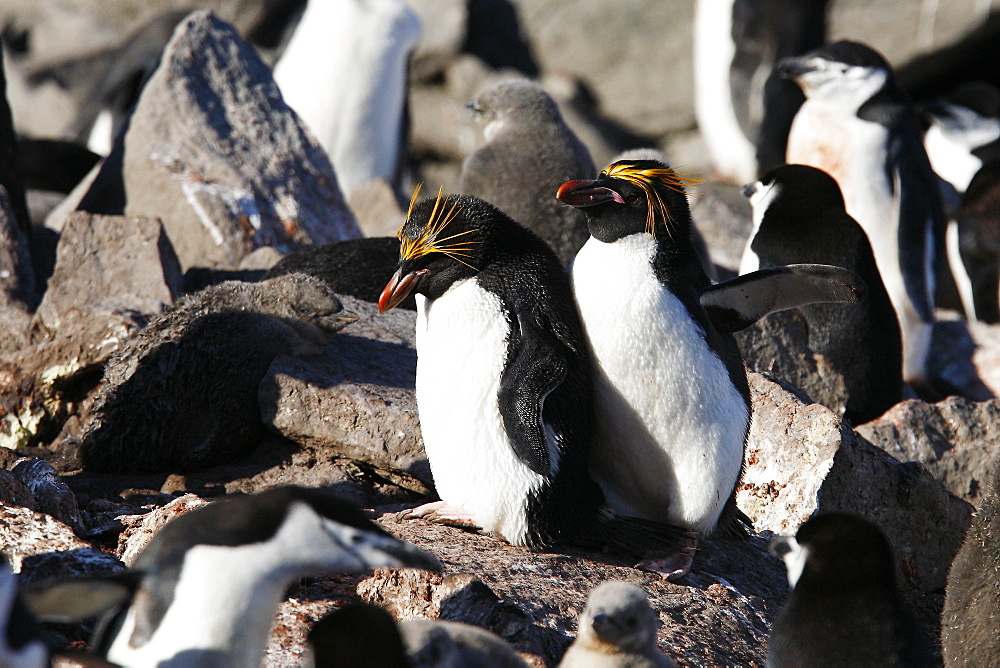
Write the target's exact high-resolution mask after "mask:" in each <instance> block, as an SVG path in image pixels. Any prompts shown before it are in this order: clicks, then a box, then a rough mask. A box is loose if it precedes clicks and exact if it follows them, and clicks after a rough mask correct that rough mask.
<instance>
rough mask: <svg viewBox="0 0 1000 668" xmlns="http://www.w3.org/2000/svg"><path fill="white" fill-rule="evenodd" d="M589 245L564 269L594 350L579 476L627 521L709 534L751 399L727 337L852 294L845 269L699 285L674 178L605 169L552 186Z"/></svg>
mask: <svg viewBox="0 0 1000 668" xmlns="http://www.w3.org/2000/svg"><path fill="white" fill-rule="evenodd" d="M558 198H559V199H560V200H561V201H562V202H563V203H565V204H569V205H571V206H575V207H580V208H583V209H584V211H586V213H587V215H588V225H589V227H590V233H591V235H592V236H591V239H590V240H589V241H588V242H587V244H586V245H585V246H584V247H583V249H582V250H581V251H580V253H579V254H578V255H577V257H576V260H575V261H574V262H573V266H572V282H573V290H574V297H575V299H576V303H577V307H578V308H579V310H580V315H581V319H582V320H583V325H584V330H585V332H586V335H587V339H588V340H589V343H590V348H591V351H592V353H593V363H594V376H595V409H594V410H595V425H594V429H595V438H594V441H593V444H592V446H591V447H592V449H591V473H592V475H593V476H594V478H595V479H596V480H597V481H598V482H599V483H600V484H601V486H602V487H603V488H604V490H605V493H606V494H607V496H608V500H609V502H610V503H611V505H612V507H613V508H615V509H616V510H618V511H619V512H622V513H624V514H628V515H635V516H639V517H644V518H649V519H658V520H660V521H664V520H665V521H668V522H670V523H673V524H678V525H680V526H685V527H689V528H691V529H693V530H696V531H698V532H701V533H709V532H711V531H712V530H713V529H714V528H715V526H716V523H717V522H718V520H719V517H720V515H721V513H722V510H723V507H724V506H725V505H726V504H727V503H731V499H732V495H733V491H734V489H735V487H736V484H737V482H738V480H739V478H740V474H741V470H742V463H743V447H744V442H745V440H746V435H747V430H748V428H749V421H750V391H749V389H748V386H747V378H746V370H745V368H744V366H743V361H742V359H741V358H740V353H739V349H738V348H737V347H736V342H735V341H734V340H733V337H732V335H731V334H730V332H732V331H736V330H738V329H740V328H743V327H746V326H748V325H749V324H750V323H752V322H754V321H756V320H757V319H759V318H761V317H763V316H764V315H766V314H767V313H769V312H772V311H774V310H780V309H785V308H792V307H794V306H797V305H800V304H803V303H810V302H814V301H843V300H850V301H853V300H856V299H858V298H859V291H860V290H863V288H861V287H860V285H854V284H849V285H845V284H844V283H842V282H841V281H843V280H845V279H846V280H847V281H848V282H849V283H850V282H851V281H853V280H854V278H856V277H853V278H852V276H853V275H851V274H850V272H847V271H846V270H841V269H836V268H821V269H819V270H818V271H815V269H816V268H803V267H800V268H778V269H768V270H765V271H763V272H760V273H757V274H751V275H748V276H740V277H737V278H736V279H733V280H732V281H728V282H726V283H722V284H719V285H714V286H713V285H711V284H710V282H709V280H708V277H707V276H706V275H705V271H704V269H703V268H702V265H701V262H700V261H699V258H698V255H697V253H696V252H695V249H694V247H693V245H692V243H691V232H690V230H691V214H690V210H689V208H688V204H687V198H686V195H685V193H684V179H683V178H682V177H680V176H678V175H677V174H676V173H675V172H674V171H673V170H672V169H670V168H669V167H668V166H667V165H665V164H663V163H661V162H658V161H652V160H650V161H622V162H616V163H613V164H611V165H610V166H609V167H607V168H606V169H605V170H604V171H603V172H601V175H600V176H599V177H598V179H597V180H595V181H570V182H567V183H565V184H563V186H562V187H561V188H560V189H559V193H558Z"/></svg>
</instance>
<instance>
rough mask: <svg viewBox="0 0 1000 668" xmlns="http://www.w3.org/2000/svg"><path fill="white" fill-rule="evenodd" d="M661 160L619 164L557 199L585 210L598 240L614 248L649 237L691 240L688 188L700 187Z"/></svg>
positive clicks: (564, 188) (572, 184) (564, 189)
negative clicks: (627, 239)
mask: <svg viewBox="0 0 1000 668" xmlns="http://www.w3.org/2000/svg"><path fill="white" fill-rule="evenodd" d="M698 182H700V179H694V178H691V177H690V176H687V175H684V174H678V173H677V172H675V171H674V170H673V169H671V168H670V167H669V166H667V165H666V164H664V163H663V162H660V161H659V160H631V159H629V160H618V161H616V162H613V163H611V164H610V165H608V166H607V167H606V168H605V169H604V171H602V172H601V173H600V174H599V175H598V177H597V179H595V180H589V179H587V180H577V181H567V182H566V183H564V184H562V185H561V186H560V187H559V190H558V191H557V192H556V199H558V200H559V201H560V202H562V203H563V204H568V205H570V206H574V207H577V208H581V209H584V210H585V211H586V213H587V227H588V229H589V230H590V234H591V236H593V237H594V238H595V239H597V240H598V241H603V242H605V243H612V242H614V241H617V240H618V239H621V238H623V237H626V236H629V235H632V234H641V233H646V234H649V235H652V236H653V237H655V238H662V237H665V238H668V239H671V240H673V241H674V242H675V243H676V242H678V241H679V240H680V239H687V241H688V243H690V237H691V211H690V209H689V208H688V203H687V196H686V194H685V192H684V186H685V185H687V184H691V183H698Z"/></svg>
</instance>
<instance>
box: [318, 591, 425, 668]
mask: <svg viewBox="0 0 1000 668" xmlns="http://www.w3.org/2000/svg"><path fill="white" fill-rule="evenodd" d="M309 645H310V646H311V647H312V651H313V662H314V665H315V667H316V668H408V667H409V666H411V665H412V664H411V662H410V660H409V659H408V658H407V656H406V647H405V645H404V644H403V638H402V637H401V636H400V635H399V629H398V628H397V627H396V620H394V619H393V618H392V615H390V614H389V613H388V612H387V611H386V610H385V609H384V608H380V607H379V606H377V605H369V604H367V603H357V604H352V605H348V606H345V607H343V608H339V609H337V610H334V611H333V612H331V613H329V614H328V615H326V616H325V617H323V618H322V619H320V620H319V621H318V622H316V623H315V624H313V627H312V629H311V630H310V631H309Z"/></svg>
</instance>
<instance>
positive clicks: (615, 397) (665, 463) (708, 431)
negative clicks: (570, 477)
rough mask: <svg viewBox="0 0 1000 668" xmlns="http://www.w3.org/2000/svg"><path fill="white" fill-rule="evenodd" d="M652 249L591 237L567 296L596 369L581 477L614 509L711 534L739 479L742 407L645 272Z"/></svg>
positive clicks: (681, 310) (696, 333)
mask: <svg viewBox="0 0 1000 668" xmlns="http://www.w3.org/2000/svg"><path fill="white" fill-rule="evenodd" d="M654 251H655V241H654V240H653V239H652V238H651V237H649V236H648V235H645V234H634V235H630V236H628V237H625V238H622V239H620V240H618V241H616V242H614V243H610V244H607V243H603V242H600V241H597V240H596V239H593V238H591V239H590V240H589V241H588V242H587V244H586V245H585V246H584V247H583V249H581V251H580V253H579V254H578V255H577V258H576V260H575V262H574V265H573V289H574V292H575V297H576V301H577V304H578V306H579V309H580V314H581V317H582V319H583V323H584V328H585V330H586V333H587V336H588V338H589V340H590V344H591V347H592V351H593V354H594V363H595V379H594V382H595V409H594V410H595V413H594V422H595V428H596V431H597V434H596V438H595V441H594V443H593V445H592V452H591V472H592V475H593V476H594V478H595V479H597V481H598V482H599V483H600V484H601V485H602V487H604V489H605V492H606V493H607V495H608V500H609V502H610V503H611V505H612V507H614V508H615V509H616V510H618V511H620V512H622V513H624V514H631V515H637V516H640V517H646V518H648V519H653V520H659V521H670V522H673V523H676V524H681V525H684V526H688V527H691V528H693V529H696V530H699V531H704V532H708V531H710V530H711V529H712V528H713V527H714V525H715V523H716V521H717V520H718V517H719V514H720V513H721V511H722V507H723V505H724V504H725V502H726V500H727V499H728V497H729V495H730V493H731V492H732V489H733V486H734V485H735V484H736V480H737V478H738V476H739V472H740V467H741V464H742V458H743V445H744V440H745V437H746V432H747V427H748V424H749V409H748V407H747V403H746V401H745V399H744V398H743V396H742V395H741V394H740V392H739V391H738V390H737V389H736V387H735V386H734V385H733V383H732V381H731V380H730V377H729V374H728V372H727V370H726V367H725V365H724V364H723V362H722V360H721V359H720V358H719V356H718V355H717V354H716V353H715V352H714V351H713V350H712V349H711V348H710V347H709V345H708V343H707V342H706V340H705V338H704V331H703V330H702V329H701V327H700V326H699V325H698V324H697V323H696V322H695V321H694V320H692V318H691V316H690V314H689V313H688V311H687V309H686V308H685V306H684V304H682V303H681V301H680V300H678V299H677V298H676V297H675V296H674V295H673V294H672V293H671V292H670V291H669V290H668V289H667V288H665V287H664V286H663V285H662V284H661V283H660V282H659V281H658V280H657V279H656V276H655V274H654V272H653V269H652V266H651V264H650V261H651V258H652V257H653V253H654Z"/></svg>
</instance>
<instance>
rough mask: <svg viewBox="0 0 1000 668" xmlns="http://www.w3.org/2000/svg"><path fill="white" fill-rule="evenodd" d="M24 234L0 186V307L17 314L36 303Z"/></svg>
mask: <svg viewBox="0 0 1000 668" xmlns="http://www.w3.org/2000/svg"><path fill="white" fill-rule="evenodd" d="M0 99H2V98H0ZM0 120H2V119H0ZM0 129H2V128H0ZM2 141H3V137H2V135H0V142H2ZM2 145H3V144H2V143H0V146H2ZM0 168H2V162H0ZM24 215H25V216H27V213H25V214H24ZM27 226H30V223H28V224H27ZM24 230H25V228H22V226H21V225H20V223H18V221H17V218H16V217H15V216H14V209H13V207H12V206H11V200H10V197H9V196H8V195H7V192H6V190H4V188H3V187H2V185H0V306H3V307H7V308H9V307H15V308H18V309H21V310H26V309H28V308H32V307H34V306H35V304H36V303H37V301H38V297H37V295H36V294H35V273H34V269H33V268H32V266H31V251H30V248H29V246H28V234H27V233H26V232H25V231H24Z"/></svg>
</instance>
